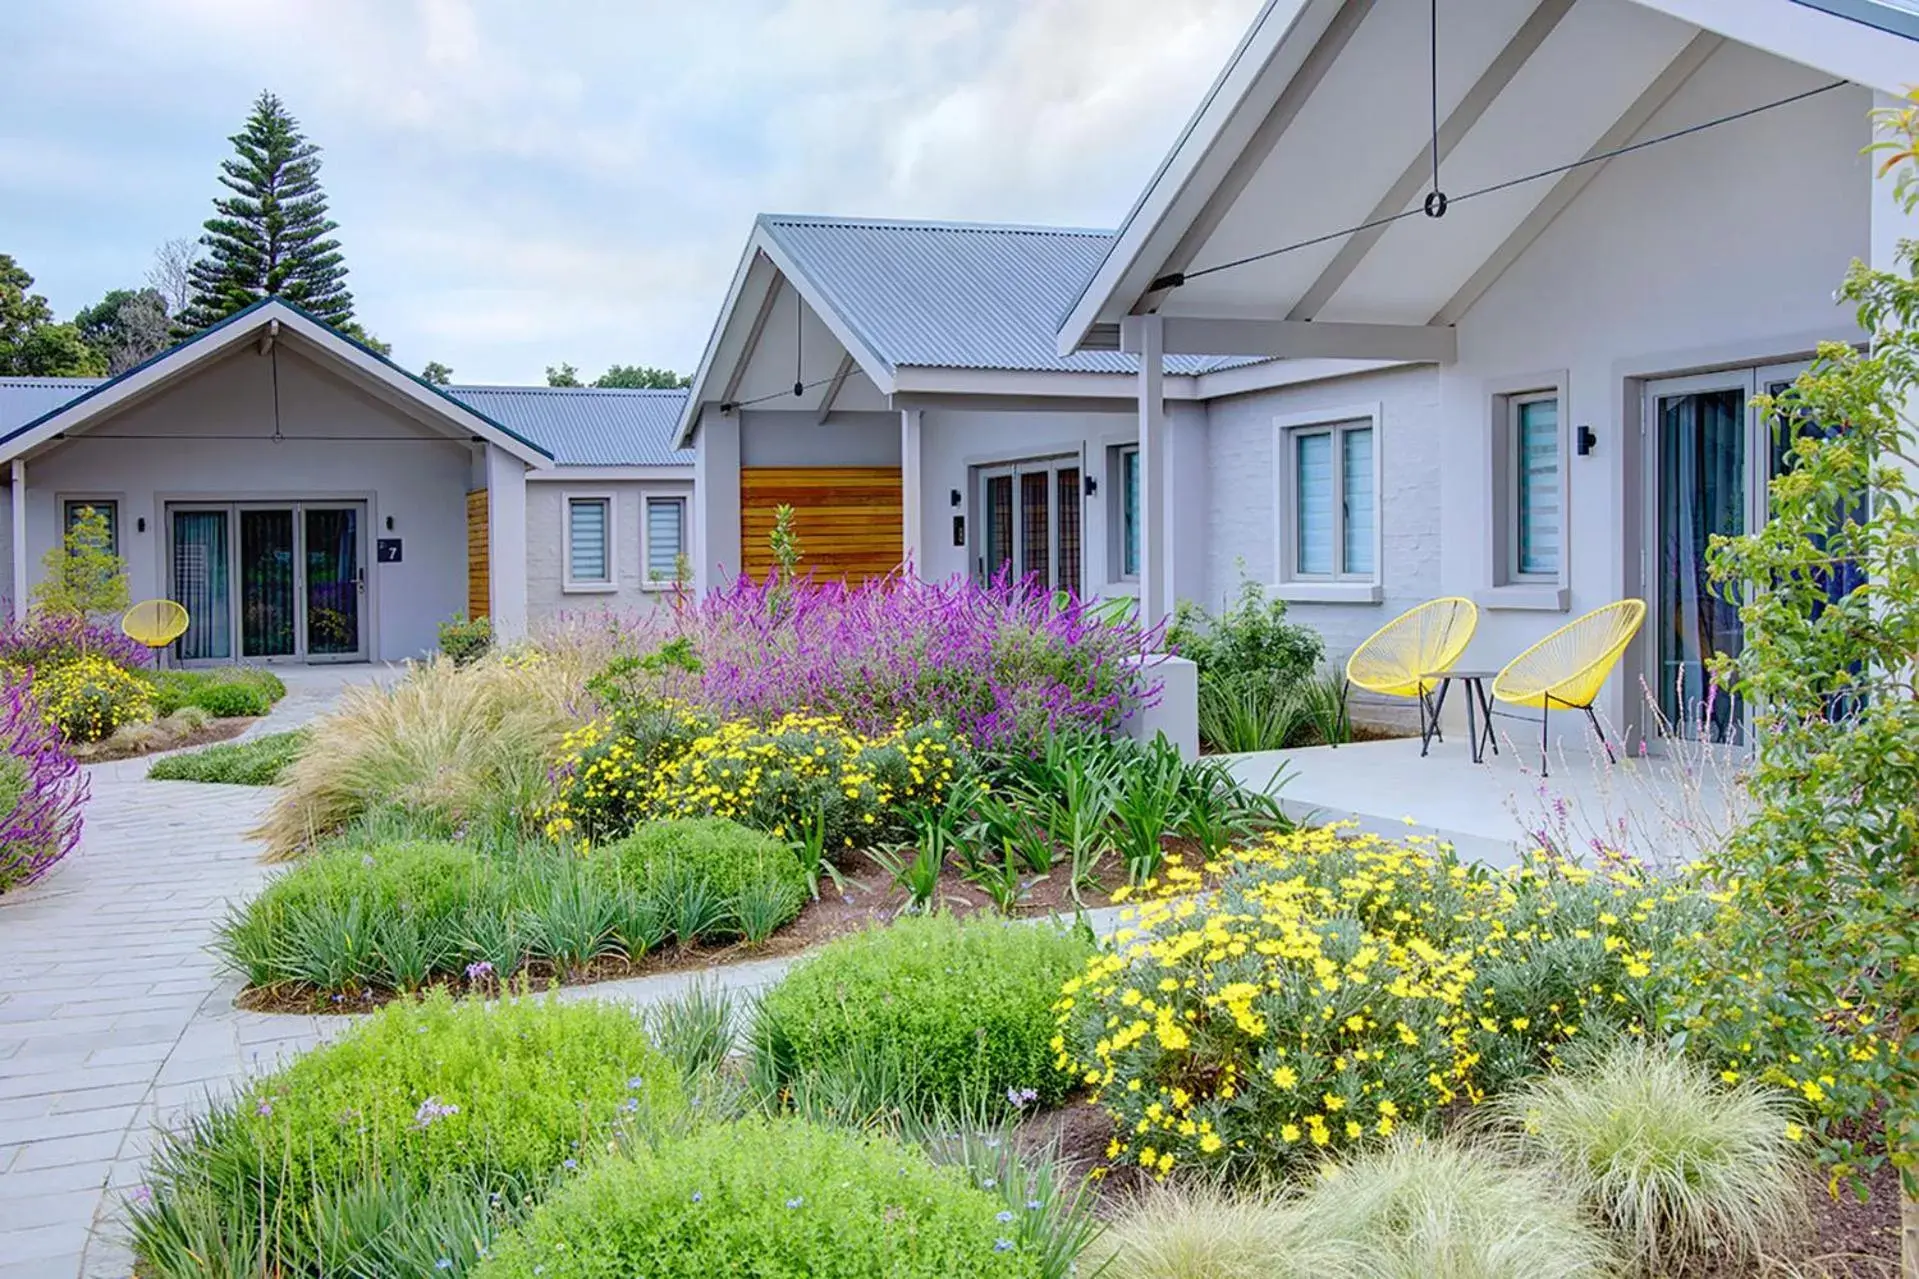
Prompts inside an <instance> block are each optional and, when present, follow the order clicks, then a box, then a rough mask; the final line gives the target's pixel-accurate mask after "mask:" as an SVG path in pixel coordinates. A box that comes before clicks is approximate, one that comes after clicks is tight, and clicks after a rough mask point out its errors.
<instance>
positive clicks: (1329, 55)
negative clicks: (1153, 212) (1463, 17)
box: [1133, 0, 1570, 314]
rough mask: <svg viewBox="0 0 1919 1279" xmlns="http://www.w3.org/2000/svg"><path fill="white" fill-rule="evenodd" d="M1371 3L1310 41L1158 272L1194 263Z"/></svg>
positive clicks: (1147, 300) (1357, 0) (1359, 0)
mask: <svg viewBox="0 0 1919 1279" xmlns="http://www.w3.org/2000/svg"><path fill="white" fill-rule="evenodd" d="M1569 2H1570V0H1569ZM1372 7H1373V0H1353V2H1352V3H1350V4H1346V5H1344V6H1342V7H1341V8H1340V10H1339V12H1338V14H1336V15H1335V16H1334V18H1333V20H1332V23H1331V25H1329V26H1328V27H1327V28H1326V30H1325V33H1324V34H1322V35H1321V36H1320V37H1319V41H1318V42H1317V43H1316V44H1314V45H1313V49H1312V52H1311V53H1308V54H1307V55H1306V60H1305V61H1304V62H1303V63H1301V64H1300V68H1299V73H1298V74H1297V75H1295V76H1294V77H1293V78H1292V80H1291V81H1289V82H1288V83H1287V85H1286V88H1285V89H1284V90H1283V91H1282V92H1281V93H1280V95H1279V98H1278V99H1277V100H1276V101H1275V102H1274V103H1273V109H1272V110H1271V111H1268V112H1267V113H1266V118H1265V119H1264V120H1262V121H1260V124H1259V127H1258V128H1257V129H1255V130H1253V133H1252V136H1251V137H1249V138H1248V139H1247V140H1246V145H1245V146H1244V147H1243V148H1242V149H1241V150H1240V153H1239V158H1238V159H1236V160H1234V161H1233V165H1232V167H1231V168H1230V169H1228V170H1227V171H1226V176H1225V177H1224V178H1222V179H1220V183H1219V185H1218V186H1217V187H1215V188H1214V190H1213V193H1212V195H1211V196H1209V197H1208V198H1207V200H1206V203H1205V205H1204V206H1203V207H1202V208H1201V209H1200V211H1199V214H1198V215H1197V216H1196V217H1194V219H1193V221H1192V223H1191V225H1189V226H1188V227H1187V228H1186V233H1185V234H1184V235H1182V236H1180V238H1179V243H1177V244H1175V245H1174V246H1173V251H1172V252H1171V253H1170V254H1168V255H1167V257H1166V261H1165V263H1164V264H1163V265H1162V266H1161V267H1160V270H1159V274H1160V275H1162V276H1164V275H1171V274H1174V273H1176V272H1179V271H1184V270H1185V269H1186V268H1187V267H1189V266H1191V265H1192V264H1193V258H1194V255H1196V254H1197V253H1198V252H1199V251H1200V250H1201V249H1202V248H1204V247H1205V245H1206V241H1208V240H1210V239H1211V238H1212V237H1213V232H1215V231H1217V230H1218V229H1219V224H1220V223H1221V222H1222V221H1224V220H1225V218H1226V215H1227V214H1228V213H1229V212H1231V211H1232V207H1233V205H1234V204H1235V203H1236V202H1237V201H1238V199H1239V197H1240V194H1241V193H1242V192H1244V191H1245V190H1246V184H1247V183H1249V182H1251V181H1252V180H1253V175H1254V174H1256V173H1258V172H1259V168H1260V165H1262V164H1263V163H1265V160H1266V156H1267V153H1269V152H1270V151H1271V150H1272V149H1273V147H1274V145H1275V144H1276V143H1278V141H1279V139H1280V137H1281V135H1282V134H1284V133H1285V132H1286V130H1288V129H1290V128H1291V127H1292V125H1293V120H1294V119H1295V118H1296V117H1297V116H1298V115H1299V109H1300V108H1301V107H1303V106H1305V105H1306V101H1307V99H1308V98H1310V97H1312V96H1313V91H1314V90H1315V89H1317V88H1318V87H1319V82H1320V81H1321V80H1322V79H1324V78H1325V75H1326V72H1327V71H1329V70H1331V69H1332V65H1333V63H1335V62H1337V61H1338V60H1339V55H1340V54H1341V53H1342V52H1343V51H1344V50H1345V48H1346V42H1347V41H1348V40H1350V39H1352V36H1353V32H1355V31H1357V30H1359V24H1360V23H1362V22H1364V21H1365V20H1366V15H1367V14H1368V13H1369V12H1371V11H1372ZM1164 292H1165V290H1163V289H1162V290H1160V291H1159V292H1148V293H1146V294H1145V295H1144V296H1142V297H1141V298H1140V300H1139V302H1138V303H1137V304H1136V305H1135V306H1134V308H1133V310H1134V312H1135V313H1136V314H1138V313H1144V312H1146V311H1150V310H1152V309H1153V307H1154V306H1156V305H1158V299H1159V298H1160V296H1161V295H1162V294H1163V293H1164Z"/></svg>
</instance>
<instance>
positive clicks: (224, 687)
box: [193, 684, 273, 719]
mask: <svg viewBox="0 0 1919 1279" xmlns="http://www.w3.org/2000/svg"><path fill="white" fill-rule="evenodd" d="M193 704H194V705H195V706H198V707H199V708H200V709H201V710H203V711H205V712H206V713H207V714H209V715H211V716H213V717H214V718H215V719H240V718H243V717H246V716H254V715H264V714H266V713H267V712H268V711H270V710H272V709H273V699H272V698H270V697H268V696H267V695H266V691H265V690H264V689H260V688H256V687H254V686H253V685H251V684H209V685H207V687H205V688H203V689H201V690H200V691H199V693H198V694H196V695H195V697H194V699H193Z"/></svg>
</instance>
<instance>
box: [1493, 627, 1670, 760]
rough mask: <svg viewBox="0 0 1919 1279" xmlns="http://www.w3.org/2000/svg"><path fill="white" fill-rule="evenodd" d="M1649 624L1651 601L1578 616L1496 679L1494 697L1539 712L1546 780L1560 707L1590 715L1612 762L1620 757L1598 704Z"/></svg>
mask: <svg viewBox="0 0 1919 1279" xmlns="http://www.w3.org/2000/svg"><path fill="white" fill-rule="evenodd" d="M1645 620H1646V601H1644V600H1619V601H1617V602H1616V603H1612V604H1607V605H1604V606H1603V607H1600V608H1596V609H1594V610H1593V611H1592V612H1590V613H1587V614H1585V615H1584V616H1581V617H1576V618H1574V619H1573V620H1572V621H1570V622H1568V623H1566V624H1565V625H1564V626H1562V627H1560V628H1559V629H1558V630H1556V631H1554V632H1553V633H1552V634H1550V635H1548V636H1546V638H1545V639H1542V640H1540V641H1539V642H1538V643H1537V644H1534V645H1533V646H1532V647H1531V648H1529V649H1527V650H1526V651H1525V652H1523V653H1521V654H1520V655H1519V656H1518V657H1515V658H1513V660H1512V661H1510V662H1507V663H1506V668H1505V669H1504V670H1502V671H1500V672H1499V674H1498V675H1496V676H1494V677H1493V690H1492V691H1493V697H1494V698H1495V699H1496V700H1498V701H1501V702H1505V703H1506V704H1507V705H1509V706H1532V707H1537V708H1538V709H1539V773H1540V776H1542V777H1543V776H1545V775H1546V768H1547V759H1546V755H1547V750H1548V748H1549V745H1550V741H1549V739H1548V737H1547V735H1546V729H1547V721H1548V720H1549V719H1550V718H1551V716H1552V709H1553V707H1555V706H1562V707H1564V708H1566V709H1567V710H1582V711H1585V712H1586V722H1587V723H1589V724H1591V725H1592V730H1593V733H1594V734H1595V735H1596V736H1597V737H1598V738H1599V744H1600V745H1601V746H1604V747H1605V748H1606V758H1608V759H1613V758H1615V757H1614V755H1613V750H1612V743H1611V742H1609V741H1607V740H1606V731H1605V730H1604V729H1603V728H1601V727H1600V726H1599V716H1598V715H1596V714H1594V713H1593V701H1594V699H1595V698H1597V697H1598V696H1599V690H1600V689H1601V688H1602V687H1604V686H1605V683H1606V679H1607V677H1608V676H1610V675H1611V674H1612V672H1613V667H1615V666H1617V665H1619V659H1620V658H1621V657H1622V656H1624V655H1625V652H1626V645H1628V644H1630V643H1632V637H1633V636H1634V635H1636V634H1638V633H1639V627H1640V625H1641V624H1642V623H1643V622H1644V621H1645Z"/></svg>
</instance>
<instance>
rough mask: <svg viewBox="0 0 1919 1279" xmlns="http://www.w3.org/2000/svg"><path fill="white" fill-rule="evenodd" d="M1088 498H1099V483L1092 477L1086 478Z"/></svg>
mask: <svg viewBox="0 0 1919 1279" xmlns="http://www.w3.org/2000/svg"><path fill="white" fill-rule="evenodd" d="M1086 496H1088V497H1098V496H1099V481H1098V480H1096V479H1094V478H1093V477H1092V476H1090V475H1089V476H1087V477H1086Z"/></svg>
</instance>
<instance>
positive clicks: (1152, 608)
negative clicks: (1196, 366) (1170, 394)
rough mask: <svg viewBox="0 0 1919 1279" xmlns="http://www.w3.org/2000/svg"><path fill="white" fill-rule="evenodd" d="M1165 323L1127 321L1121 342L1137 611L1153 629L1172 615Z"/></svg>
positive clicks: (1143, 319)
mask: <svg viewBox="0 0 1919 1279" xmlns="http://www.w3.org/2000/svg"><path fill="white" fill-rule="evenodd" d="M1164 325H1165V322H1164V321H1163V320H1161V319H1160V317H1159V316H1157V315H1142V316H1136V317H1129V318H1128V320H1127V322H1126V328H1127V329H1128V331H1129V332H1128V334H1127V336H1128V337H1130V338H1135V339H1136V341H1128V342H1123V343H1122V345H1123V346H1125V347H1126V348H1127V349H1128V350H1132V351H1135V352H1136V353H1137V354H1138V355H1139V496H1140V538H1139V611H1140V620H1141V621H1143V622H1144V623H1145V624H1146V625H1148V626H1156V625H1158V624H1159V622H1160V620H1161V619H1162V618H1164V617H1165V616H1166V615H1167V614H1168V613H1169V612H1171V611H1172V609H1171V605H1170V604H1169V603H1168V602H1167V592H1166V583H1167V569H1168V564H1167V545H1166V460H1167V459H1166V393H1165V385H1164V384H1165V376H1166V369H1165V365H1166V357H1165V354H1164V351H1165V343H1164V341H1163V338H1164V333H1165V327H1164Z"/></svg>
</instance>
